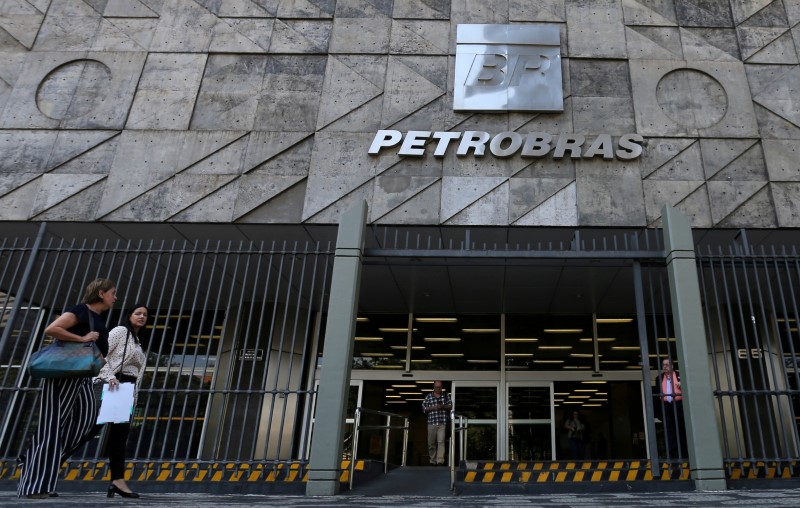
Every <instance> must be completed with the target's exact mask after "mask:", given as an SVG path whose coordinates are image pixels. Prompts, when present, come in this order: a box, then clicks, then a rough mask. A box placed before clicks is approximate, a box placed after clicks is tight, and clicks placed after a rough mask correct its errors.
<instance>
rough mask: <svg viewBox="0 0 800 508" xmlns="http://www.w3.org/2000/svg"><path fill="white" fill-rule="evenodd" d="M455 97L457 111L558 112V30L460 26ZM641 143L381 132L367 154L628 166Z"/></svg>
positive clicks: (594, 137)
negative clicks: (600, 162) (600, 161)
mask: <svg viewBox="0 0 800 508" xmlns="http://www.w3.org/2000/svg"><path fill="white" fill-rule="evenodd" d="M453 97H454V99H453V109H454V110H455V111H464V112H469V111H475V112H511V111H518V112H520V111H521V112H553V113H559V112H563V111H564V92H563V84H562V77H561V39H560V32H559V27H558V25H556V24H529V25H458V27H457V32H456V66H455V76H454V90H453ZM644 145H645V143H644V138H643V137H642V136H640V135H639V134H635V133H629V134H622V135H619V136H613V137H612V136H611V135H610V134H607V133H593V134H591V135H583V134H578V133H547V132H511V131H509V132H494V133H492V132H486V131H479V130H469V131H463V132H458V131H421V130H420V131H417V130H411V131H406V132H401V131H399V130H379V131H378V132H377V133H376V134H375V137H374V138H373V140H372V144H371V145H370V147H369V152H368V153H369V154H370V155H373V156H381V155H385V154H392V153H396V154H397V155H400V156H405V157H424V156H427V155H433V156H434V157H445V156H446V155H447V154H448V153H455V155H456V156H457V157H469V156H473V157H483V156H485V155H488V154H491V155H492V156H494V157H499V158H504V157H514V156H517V157H522V158H542V157H548V156H549V157H552V158H554V159H564V158H569V159H584V160H585V159H595V158H602V159H603V160H620V161H627V160H632V159H636V158H638V157H639V156H641V155H642V151H643V147H644Z"/></svg>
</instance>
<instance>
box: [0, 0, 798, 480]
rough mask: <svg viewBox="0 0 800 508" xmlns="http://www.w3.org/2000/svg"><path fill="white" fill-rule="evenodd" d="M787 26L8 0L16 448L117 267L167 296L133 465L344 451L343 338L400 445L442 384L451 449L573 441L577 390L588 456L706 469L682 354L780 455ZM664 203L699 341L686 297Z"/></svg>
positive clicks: (713, 16)
mask: <svg viewBox="0 0 800 508" xmlns="http://www.w3.org/2000/svg"><path fill="white" fill-rule="evenodd" d="M799 26H800V4H798V3H797V2H796V1H790V0H776V1H768V0H764V1H760V0H752V1H744V2H741V1H737V2H733V1H731V2H727V1H718V2H708V1H699V0H698V1H678V2H674V1H669V0H663V1H643V0H642V1H628V0H600V1H594V2H585V1H577V0H576V1H572V0H537V1H521V0H482V1H473V0H394V1H392V0H232V1H225V2H218V1H211V0H126V1H121V0H9V1H6V2H3V3H2V6H0V53H1V54H2V58H0V154H1V155H0V221H2V222H0V228H2V231H3V235H2V242H3V243H2V245H0V254H2V258H0V259H1V260H0V292H2V293H0V296H1V297H2V300H0V303H1V304H2V308H3V312H4V313H3V323H2V326H3V328H2V333H3V335H2V341H1V342H0V359H1V360H2V361H1V362H0V363H2V369H3V371H2V381H1V382H0V385H1V386H0V388H1V389H2V392H0V400H2V401H3V404H4V405H6V406H7V407H8V408H9V409H10V410H9V411H4V412H3V415H2V416H0V419H2V421H0V456H1V458H2V460H4V461H7V462H8V463H11V461H13V458H14V457H15V456H16V454H17V453H19V451H20V449H21V447H22V446H23V443H24V439H25V436H26V435H27V434H28V433H29V432H30V430H31V428H32V426H33V425H35V421H36V409H35V408H36V401H37V390H36V387H37V383H36V381H35V380H31V379H30V378H29V377H28V376H27V374H26V373H25V369H24V365H25V362H26V360H27V358H28V356H29V355H30V353H31V352H33V351H35V350H36V349H37V348H38V347H39V346H40V345H41V344H42V342H43V341H44V340H45V337H43V333H42V330H43V327H44V326H45V325H46V324H47V322H49V321H50V320H52V318H53V317H54V316H55V315H57V314H58V312H60V310H61V309H63V308H64V307H65V306H67V305H69V304H71V303H74V302H76V301H77V300H78V299H79V295H80V291H81V288H82V287H83V286H84V285H85V283H86V282H87V281H88V280H90V279H92V278H94V277H97V276H104V277H110V278H112V279H114V280H115V281H117V284H118V287H119V290H120V295H121V298H120V307H124V305H125V304H126V303H127V304H131V303H133V302H134V301H140V300H145V301H147V302H149V303H150V305H151V306H152V308H153V309H156V312H154V316H153V321H152V323H151V326H150V333H149V342H148V344H149V345H148V355H149V360H150V366H149V367H148V374H147V378H146V381H145V383H144V385H143V386H144V388H143V397H142V398H141V402H142V404H140V407H139V408H137V414H136V416H135V418H134V421H135V423H136V424H137V425H138V426H139V428H140V429H141V430H140V432H139V433H138V434H135V438H134V439H132V443H131V450H130V455H131V457H132V459H133V463H134V468H136V467H139V466H140V465H141V467H145V466H144V464H146V463H149V462H152V461H163V462H164V463H169V464H175V463H181V464H185V463H189V464H193V465H194V466H195V467H197V468H200V469H202V468H207V471H210V472H213V471H215V468H219V467H221V466H224V465H225V464H231V463H235V464H246V465H247V466H248V467H251V466H252V467H254V468H255V467H266V466H264V465H265V464H271V465H272V466H271V467H278V466H279V465H281V466H282V465H287V464H299V465H308V464H309V463H310V465H311V468H312V470H313V469H314V464H313V462H314V461H313V456H312V448H313V446H312V438H313V436H314V435H315V428H316V429H317V430H318V429H319V422H320V418H322V421H323V422H325V425H326V426H328V427H330V426H331V425H332V429H333V430H331V432H332V435H334V437H332V438H330V441H331V442H333V441H335V442H336V443H337V444H336V445H335V446H332V448H333V449H334V453H333V454H332V455H331V456H335V458H336V460H337V461H338V460H339V457H340V456H341V455H342V450H341V447H342V445H341V441H342V439H345V440H346V439H347V438H348V437H349V436H351V435H352V434H351V427H348V426H347V425H345V424H344V423H345V422H342V425H339V424H338V423H336V422H333V423H332V422H329V421H326V417H330V416H331V413H324V414H320V412H319V411H316V407H317V403H318V400H317V398H316V395H317V394H318V393H320V392H319V386H318V385H319V383H320V380H321V379H324V375H323V374H324V373H325V371H326V366H327V367H328V371H329V372H331V370H332V369H333V368H334V367H332V366H331V365H332V362H326V354H325V353H326V350H327V351H328V352H331V351H337V353H336V354H343V355H344V357H343V358H345V359H344V360H341V359H340V361H339V362H338V363H336V366H335V368H337V369H341V370H342V372H341V376H344V377H343V378H342V379H343V380H344V381H343V383H344V384H343V387H346V386H350V389H349V392H348V390H346V389H344V388H342V389H343V390H344V391H341V390H340V391H339V392H336V393H337V394H338V397H337V398H336V399H335V400H334V401H333V404H334V406H335V405H336V404H338V405H339V406H342V407H343V408H344V406H343V403H344V402H343V401H344V400H345V399H347V400H348V401H349V405H348V407H349V412H348V411H344V409H343V414H344V413H347V415H346V416H347V417H348V418H352V410H353V409H354V408H355V407H356V406H358V407H365V408H370V409H373V410H380V411H392V412H396V413H398V414H401V415H403V416H408V417H410V418H411V424H410V425H411V427H412V429H411V439H410V441H411V443H410V444H408V445H402V444H401V445H398V444H397V443H398V441H396V440H394V439H393V438H392V442H391V443H390V444H391V446H390V447H389V448H391V453H392V454H393V455H392V457H391V461H392V462H399V459H398V457H400V456H401V455H405V456H406V458H407V463H409V464H420V463H424V460H425V454H426V451H425V445H424V444H423V443H422V438H421V437H420V436H421V435H422V433H423V432H424V420H422V418H421V411H419V407H418V406H419V404H420V402H421V401H420V400H419V399H420V398H421V397H422V396H423V395H424V393H426V391H427V390H428V387H429V384H430V383H431V382H432V381H433V379H436V378H438V379H442V380H444V381H445V383H446V388H447V390H449V391H450V392H451V393H452V394H453V396H454V400H455V411H456V412H457V413H459V414H463V415H466V416H467V417H468V418H469V419H470V421H471V422H472V423H471V426H472V429H473V430H472V431H471V432H470V434H469V436H470V437H469V438H468V443H467V451H466V457H463V458H471V459H476V460H550V461H557V460H562V459H566V458H568V454H569V447H568V445H567V443H566V441H565V439H566V438H565V433H564V432H563V427H562V422H563V420H564V419H565V417H566V416H567V413H568V412H571V411H572V410H573V409H574V408H579V409H580V411H582V412H583V413H585V418H586V419H587V423H588V424H589V429H590V430H587V437H586V443H585V448H584V450H583V452H582V453H583V456H582V458H584V459H603V458H617V459H628V458H629V459H646V458H650V459H655V458H657V457H660V458H662V459H663V460H666V461H676V460H677V461H681V460H682V459H684V458H687V457H688V458H689V459H692V460H694V461H695V464H694V465H692V464H690V467H694V466H696V462H697V461H700V460H702V457H698V456H695V454H696V453H697V451H696V445H695V444H693V441H694V439H691V438H690V439H689V442H688V443H686V445H685V446H682V447H681V448H689V449H690V450H683V449H682V450H681V451H680V452H679V456H678V457H676V456H672V454H670V452H669V450H668V448H669V447H668V446H667V442H668V440H669V436H665V435H664V434H665V428H666V426H665V425H664V421H663V420H664V417H663V414H661V413H660V412H659V406H660V405H661V401H660V399H659V398H658V397H654V395H653V389H654V387H655V376H656V371H658V369H659V366H660V361H661V360H662V359H663V358H670V359H673V360H675V361H676V362H677V366H678V370H679V371H680V370H682V367H683V366H684V365H683V364H686V365H687V367H688V365H689V364H690V363H691V361H692V358H687V357H685V355H687V354H688V353H689V352H697V351H698V350H696V349H692V348H693V347H694V346H698V347H700V346H701V349H700V350H699V351H700V353H701V354H702V355H703V358H702V359H703V362H702V364H703V365H704V367H703V369H702V370H701V371H691V372H686V373H685V374H684V375H685V376H686V377H687V378H689V379H691V378H692V377H693V376H694V379H697V380H698V381H697V384H696V386H698V387H704V386H706V384H707V385H708V387H707V390H705V391H704V392H703V393H706V394H707V395H708V397H710V399H709V400H712V401H713V402H712V407H713V408H714V419H715V421H716V423H717V425H716V427H715V428H716V429H717V433H718V437H717V438H715V439H717V440H718V441H719V444H720V449H721V454H722V456H721V458H722V459H723V460H724V461H725V463H726V464H735V463H744V462H748V461H775V462H777V463H778V464H793V462H792V461H793V460H794V459H796V458H797V455H798V449H799V447H800V436H798V426H797V415H796V411H797V410H798V407H797V390H798V389H800V378H798V373H797V370H796V363H795V358H796V352H797V350H798V349H800V342H798V335H797V328H796V323H797V317H798V305H797V301H798V298H797V289H796V288H797V287H800V279H798V256H797V252H796V246H797V244H798V243H800V235H798V229H797V228H799V227H800V214H798V212H797V205H796V203H797V202H798V198H800V184H798V182H800V158H799V157H798V155H797V154H798V149H800V105H799V104H798V102H797V100H796V99H795V97H796V96H797V93H798V91H799V90H798V86H800V85H798V83H800V58H799V57H798V52H800V32H798V30H800V28H798V27H799ZM665 206H666V207H667V208H665ZM671 209H674V210H676V211H677V212H678V213H679V214H680V216H682V217H685V218H686V221H687V225H688V226H690V227H691V228H692V231H693V234H694V237H693V238H694V239H693V241H692V245H693V246H694V249H693V250H694V255H695V256H696V259H694V263H693V266H695V267H696V275H695V279H696V280H697V284H698V288H699V297H700V299H701V306H698V308H702V318H703V319H702V320H703V328H702V334H701V336H700V337H693V338H682V337H681V335H680V333H681V326H680V323H681V321H680V319H679V318H680V316H681V315H682V313H681V312H679V311H678V310H677V309H674V308H673V307H674V306H675V305H676V303H675V301H674V300H673V298H674V296H675V295H676V294H678V293H679V291H680V288H676V287H672V286H670V277H669V276H670V273H671V272H670V267H669V265H670V263H671V262H672V259H673V258H671V257H670V251H669V250H668V243H669V242H668V241H666V240H665V238H664V237H665V236H668V235H666V234H665V233H664V232H665V225H664V218H663V217H662V214H663V213H664V210H671ZM354 210H363V216H362V215H356V216H357V217H359V218H358V219H357V220H356V221H355V222H356V223H358V222H361V223H362V224H361V225H362V226H365V227H366V230H365V231H362V232H360V233H358V234H357V235H356V237H357V238H358V239H360V244H352V245H350V247H351V248H354V249H355V250H357V251H358V253H357V254H355V260H356V261H357V262H356V263H355V267H353V268H352V269H351V270H350V271H349V272H348V271H346V270H341V269H340V270H339V271H338V272H337V270H336V265H337V261H339V259H338V258H339V257H340V255H341V256H343V258H346V257H347V256H344V253H341V252H339V251H338V249H339V248H341V247H342V243H341V242H342V241H344V240H345V239H342V238H341V237H339V238H337V233H338V232H339V231H340V229H341V228H340V227H339V226H340V224H341V225H344V224H347V225H348V226H353V222H352V220H350V219H348V217H352V216H353V215H352V214H353V213H354V212H353V211H354ZM348 214H351V215H348ZM348 220H350V221H349V222H348ZM353 227H354V226H353ZM356 230H357V228H356ZM350 261H352V259H351V260H350ZM342 263H344V264H346V263H347V260H343V261H342ZM342 263H340V268H341V266H342ZM679 272H680V271H679ZM337 273H338V274H340V276H345V275H341V274H346V276H345V279H346V280H349V281H350V282H351V284H350V286H349V287H351V289H353V288H354V291H353V292H352V293H351V294H349V295H345V294H342V293H338V292H337V288H339V287H342V286H340V285H337V279H336V274H337ZM680 273H686V272H685V270H684V271H683V272H680ZM338 283H339V284H341V283H342V281H341V280H339V281H338ZM344 287H348V286H347V284H345V285H344ZM679 303H680V302H679ZM348 304H349V305H350V306H349V307H348ZM334 309H337V310H336V312H334ZM120 310H121V309H119V308H118V309H115V310H113V311H111V312H110V313H109V316H108V320H109V322H110V323H115V322H116V320H117V319H118V316H119V312H120ZM339 320H341V322H340V321H339ZM676 323H677V324H676ZM348 325H349V326H350V327H351V328H347V326H348ZM332 326H333V327H335V326H340V328H333V329H335V330H336V331H337V333H341V332H342V331H344V332H346V333H348V334H349V335H350V336H349V337H348V338H347V339H346V341H345V342H346V344H345V343H341V340H342V339H341V338H337V339H336V340H339V341H340V342H339V343H334V342H331V340H332V339H331V338H330V337H329V336H328V335H329V334H330V333H329V332H328V331H329V330H332V328H331V327H332ZM337 337H338V335H337ZM326 339H328V340H326ZM351 339H352V340H351ZM681 340H684V341H691V342H692V344H681ZM326 346H327V347H326ZM331 357H332V356H328V358H331ZM347 358H350V360H347ZM342 363H343V364H344V365H341V364H342ZM703 376H705V377H707V378H708V380H709V381H708V382H706V381H705V379H704V378H703ZM340 381H341V380H340ZM687 382H690V381H689V380H687ZM699 398H700V396H699V395H698V396H697V400H699ZM325 402H326V403H327V402H331V401H330V400H326V401H325ZM335 419H336V420H337V421H338V420H343V419H341V418H338V414H337V415H336V416H335ZM349 425H350V426H352V424H349ZM689 429H690V430H692V429H693V424H692V423H691V421H690V422H689ZM694 430H697V429H696V428H695V429H694ZM316 434H319V432H316ZM364 439H365V441H364V444H360V447H361V450H362V453H363V454H365V456H369V457H373V456H374V457H375V458H379V457H380V456H381V453H382V452H383V449H384V448H383V447H384V445H385V444H386V443H385V442H384V441H383V440H382V439H383V438H379V437H375V436H372V437H370V436H366V437H364ZM698 441H699V440H698ZM400 442H402V441H400ZM317 446H322V445H317ZM101 447H102V442H101V440H98V442H96V443H92V444H91V445H90V446H89V447H88V448H87V449H86V450H84V452H83V455H82V457H83V458H84V459H91V460H96V459H97V458H98V457H101V455H102V454H101V452H100V449H101ZM329 448H330V446H329ZM321 449H324V447H323V448H321ZM344 449H345V450H347V446H345V447H344ZM698 449H699V448H698ZM688 452H691V453H688ZM287 467H288V466H287ZM719 468H720V470H721V469H722V465H720V466H719ZM319 469H320V470H322V469H324V468H319ZM694 469H697V468H694ZM694 469H693V470H694ZM734 469H735V468H734V467H727V468H726V469H725V473H726V475H727V478H731V477H732V476H733V475H734V473H733V471H734ZM9 471H11V472H9V473H8V474H13V468H12V469H11V470H9ZM264 471H266V469H264ZM789 472H790V473H789V476H792V475H796V474H798V470H797V468H796V466H795V465H790V466H789ZM265 474H266V473H265Z"/></svg>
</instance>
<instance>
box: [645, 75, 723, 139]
mask: <svg viewBox="0 0 800 508" xmlns="http://www.w3.org/2000/svg"><path fill="white" fill-rule="evenodd" d="M656 100H658V105H659V106H660V107H661V111H663V112H664V114H665V115H667V116H668V117H669V118H670V120H672V121H673V122H675V123H677V124H678V125H681V126H683V127H688V128H695V129H702V128H707V127H711V126H712V125H715V124H716V123H718V122H719V121H720V120H722V118H723V117H724V116H725V113H726V112H727V111H728V94H727V93H725V88H723V86H722V85H721V84H720V83H719V81H717V80H716V79H714V78H712V77H711V76H709V75H708V74H706V73H704V72H700V71H696V70H693V69H677V70H674V71H672V72H670V73H668V74H666V75H664V77H663V78H661V81H659V82H658V86H657V87H656Z"/></svg>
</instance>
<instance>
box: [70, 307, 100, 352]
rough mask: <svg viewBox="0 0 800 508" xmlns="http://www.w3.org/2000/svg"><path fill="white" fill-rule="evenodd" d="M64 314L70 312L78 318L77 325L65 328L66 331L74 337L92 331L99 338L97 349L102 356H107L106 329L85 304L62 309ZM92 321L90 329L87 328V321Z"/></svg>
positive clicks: (98, 317)
mask: <svg viewBox="0 0 800 508" xmlns="http://www.w3.org/2000/svg"><path fill="white" fill-rule="evenodd" d="M64 312H71V313H73V314H75V317H77V318H78V324H76V325H74V326H71V327H69V328H67V331H68V332H70V333H74V334H75V335H80V336H84V335H86V334H87V333H89V332H91V331H92V330H94V331H95V332H97V333H98V334H100V336H99V337H98V338H97V342H95V344H97V347H98V349H100V352H101V353H103V356H106V355H107V354H108V328H106V322H105V320H104V319H103V318H102V317H101V316H100V314H97V313H96V312H94V311H92V310H90V309H89V306H88V305H86V304H85V303H79V304H78V305H74V306H72V307H69V308H68V309H64ZM90 319H91V320H92V327H89V320H90Z"/></svg>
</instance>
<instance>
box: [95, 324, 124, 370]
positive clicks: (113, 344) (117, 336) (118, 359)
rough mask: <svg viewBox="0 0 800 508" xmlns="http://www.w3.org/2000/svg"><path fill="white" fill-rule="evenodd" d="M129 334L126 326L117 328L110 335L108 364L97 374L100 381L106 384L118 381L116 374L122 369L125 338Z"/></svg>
mask: <svg viewBox="0 0 800 508" xmlns="http://www.w3.org/2000/svg"><path fill="white" fill-rule="evenodd" d="M127 334H128V329H127V328H125V327H124V326H117V327H116V328H114V329H113V330H111V331H110V332H109V333H108V354H107V355H106V364H105V365H103V368H102V369H100V373H99V374H97V377H98V378H99V379H102V380H103V381H105V382H106V383H109V382H111V380H112V379H116V377H115V374H116V373H117V371H119V369H120V368H121V367H122V365H121V363H122V352H123V348H124V347H125V337H126V336H127Z"/></svg>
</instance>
